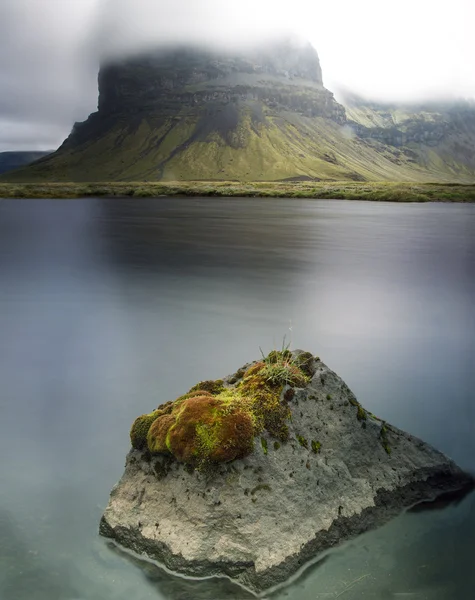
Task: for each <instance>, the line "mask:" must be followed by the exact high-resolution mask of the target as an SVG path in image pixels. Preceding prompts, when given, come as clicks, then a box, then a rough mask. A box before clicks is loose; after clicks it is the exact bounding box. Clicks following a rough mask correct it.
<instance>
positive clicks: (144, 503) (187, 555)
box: [100, 350, 473, 593]
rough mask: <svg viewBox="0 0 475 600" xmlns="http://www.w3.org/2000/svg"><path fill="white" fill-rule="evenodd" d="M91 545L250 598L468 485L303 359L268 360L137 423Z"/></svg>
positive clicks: (449, 465) (277, 355)
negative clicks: (108, 546)
mask: <svg viewBox="0 0 475 600" xmlns="http://www.w3.org/2000/svg"><path fill="white" fill-rule="evenodd" d="M131 443H132V450H131V451H130V453H129V455H128V456H127V462H126V468H125V473H124V475H123V477H122V479H121V481H120V482H119V483H118V485H117V486H116V487H115V488H114V489H113V490H112V493H111V497H110V501H109V505H108V507H107V509H106V511H105V513H104V516H103V518H102V521H101V525H100V531H101V533H102V535H104V536H106V537H109V538H112V539H114V540H115V541H116V542H117V543H118V544H120V545H122V546H124V547H126V548H128V549H129V550H132V551H134V552H136V553H137V554H139V555H143V554H145V555H146V556H147V557H148V558H149V559H152V560H155V561H158V562H159V563H160V564H162V565H165V566H166V567H167V568H168V569H170V570H172V571H174V572H177V573H181V574H186V575H187V576H190V577H197V578H200V577H210V576H218V577H219V576H226V577H230V578H231V579H233V580H235V581H237V582H238V583H240V584H241V585H242V586H244V587H246V588H247V589H249V590H252V591H253V592H255V593H260V592H262V591H264V590H270V589H272V588H274V587H275V586H278V585H281V584H283V583H285V582H286V581H287V580H288V579H289V577H291V576H292V575H294V574H295V573H296V572H297V571H300V570H301V569H302V568H304V567H305V565H306V564H307V563H308V562H309V561H310V560H312V559H313V558H315V557H316V556H317V555H319V554H321V553H323V552H325V551H327V550H329V549H330V548H331V547H333V546H335V545H337V544H339V543H341V542H343V541H344V540H347V539H349V538H351V537H354V536H356V535H358V534H359V533H361V532H364V531H366V530H368V529H369V528H372V527H376V526H378V525H380V524H382V523H384V522H385V521H387V520H388V519H390V518H391V517H393V516H395V515H397V514H398V513H400V512H401V511H402V510H404V509H405V508H407V507H410V506H413V505H415V504H416V503H418V502H421V501H428V500H432V499H435V498H437V497H438V496H439V495H441V494H442V493H444V492H457V493H464V492H467V491H468V490H470V489H472V487H473V479H472V477H471V476H469V475H467V474H465V473H463V472H462V471H461V470H460V469H459V468H458V467H457V466H456V465H455V464H454V463H453V462H452V461H451V460H450V459H448V458H447V457H446V456H444V455H443V454H441V453H440V452H438V451H436V450H435V449H433V448H431V447H430V446H428V445H427V444H425V443H424V442H422V441H421V440H419V439H417V438H414V437H413V436H411V435H409V434H407V433H404V432H403V431H400V430H399V429H397V428H396V427H393V426H392V425H389V424H388V423H386V422H384V421H383V420H381V419H380V418H378V417H377V416H375V415H372V414H370V413H369V412H368V411H366V410H365V409H364V408H363V406H362V405H361V404H360V403H359V402H358V401H357V399H356V398H355V396H354V394H353V393H352V392H351V391H350V389H349V388H348V386H347V385H346V384H345V383H344V382H343V381H342V379H340V378H339V377H338V376H337V375H336V374H335V373H334V372H333V371H331V370H330V369H329V368H328V367H327V366H326V365H324V364H323V363H322V362H321V361H320V360H319V359H318V358H314V357H313V356H312V355H311V354H310V353H308V352H301V351H296V352H294V353H290V352H288V351H287V350H284V351H283V352H276V351H274V352H271V353H270V354H269V355H268V356H267V357H265V358H263V359H262V360H261V361H258V362H255V363H252V364H248V365H245V366H244V367H243V368H242V369H239V370H238V371H237V372H236V373H235V374H234V375H232V376H229V377H226V378H225V379H223V380H221V381H207V382H201V383H199V384H197V385H196V386H194V388H192V389H191V390H190V392H188V393H187V394H185V395H184V396H181V397H180V398H178V399H177V400H175V401H172V402H167V403H165V404H163V405H161V406H159V407H158V409H156V410H155V411H153V412H151V413H150V414H148V415H143V416H141V417H139V418H138V419H137V420H136V421H135V422H134V424H133V426H132V430H131Z"/></svg>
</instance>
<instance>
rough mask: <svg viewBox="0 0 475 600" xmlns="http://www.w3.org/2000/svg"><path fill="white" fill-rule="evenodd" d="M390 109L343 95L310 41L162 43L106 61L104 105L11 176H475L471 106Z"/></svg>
mask: <svg viewBox="0 0 475 600" xmlns="http://www.w3.org/2000/svg"><path fill="white" fill-rule="evenodd" d="M385 112H386V113H388V112H389V113H391V114H393V117H391V118H389V117H385V116H384V110H381V109H379V108H377V107H375V106H373V105H371V104H370V105H368V106H364V105H358V106H354V105H350V106H349V107H348V108H345V107H344V106H343V105H342V104H340V103H338V102H337V101H336V100H335V98H334V96H333V94H332V93H331V92H330V91H328V90H327V89H326V88H325V87H324V85H323V80H322V70H321V67H320V61H319V58H318V54H317V52H316V50H315V49H314V48H313V47H312V46H311V45H310V44H306V43H302V42H296V41H294V40H290V39H283V40H280V41H275V42H273V43H266V44H265V45H262V46H261V47H255V48H248V49H246V50H242V51H237V50H234V51H232V52H231V51H217V50H209V49H208V50H206V49H203V48H196V47H175V48H171V47H170V48H162V49H160V50H156V51H153V52H149V53H147V54H143V55H138V56H134V57H130V58H127V59H123V60H117V61H113V62H108V63H107V64H104V65H103V66H102V68H101V70H100V73H99V102H98V111H97V112H96V113H94V114H92V115H91V116H90V117H89V118H88V119H87V121H85V122H84V123H78V124H76V125H75V126H74V128H73V131H72V133H71V135H70V136H69V137H68V139H67V140H66V141H65V142H64V144H63V145H62V146H61V148H60V149H59V150H58V151H57V152H56V153H55V154H53V155H52V156H51V157H48V158H47V159H46V160H44V161H41V163H40V164H38V165H34V166H33V167H30V168H27V169H24V170H21V171H18V172H17V173H14V174H11V175H9V177H8V180H12V181H13V180H15V181H116V180H117V181H159V180H168V181H170V180H177V181H180V180H194V181H197V180H209V181H211V180H230V181H234V180H238V181H276V180H286V179H296V180H302V179H309V180H311V179H315V180H333V181H340V180H354V181H364V180H368V181H375V180H380V181H381V180H393V181H404V180H405V181H449V182H457V181H460V182H472V181H473V180H474V179H475V162H474V158H473V148H474V145H475V108H474V106H472V105H464V106H463V107H462V106H461V105H457V106H453V107H451V108H450V109H447V110H445V111H440V110H439V108H438V107H426V108H424V109H420V110H419V109H417V110H413V111H412V112H411V111H410V110H406V111H405V118H404V119H402V120H401V119H399V117H398V115H399V114H400V113H401V110H400V109H398V108H397V107H393V108H391V109H390V110H389V109H388V110H386V111H385ZM402 112H404V111H402ZM5 180H6V179H5Z"/></svg>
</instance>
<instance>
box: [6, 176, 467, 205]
mask: <svg viewBox="0 0 475 600" xmlns="http://www.w3.org/2000/svg"><path fill="white" fill-rule="evenodd" d="M87 197H99V198H160V197H177V198H178V197H186V198H189V197H202V198H204V197H207V198H289V199H293V198H301V199H314V200H366V201H372V202H418V203H422V202H463V203H466V202H475V183H474V184H458V183H399V182H398V183H395V182H323V181H319V182H313V181H312V182H288V181H286V182H252V183H243V182H203V181H190V182H157V183H149V182H120V183H119V182H113V183H110V182H98V183H69V182H68V183H48V182H46V183H0V199H21V198H29V199H46V198H50V199H74V198H87Z"/></svg>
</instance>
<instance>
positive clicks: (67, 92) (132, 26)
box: [0, 0, 475, 151]
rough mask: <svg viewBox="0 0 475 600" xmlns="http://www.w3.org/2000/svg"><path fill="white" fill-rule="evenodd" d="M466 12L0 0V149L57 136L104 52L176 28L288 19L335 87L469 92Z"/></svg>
mask: <svg viewBox="0 0 475 600" xmlns="http://www.w3.org/2000/svg"><path fill="white" fill-rule="evenodd" d="M473 23H475V1H474V0H452V1H451V2H448V1H447V0H444V1H440V0H397V1H393V2H388V1H385V0H338V2H331V1H329V0H325V2H320V1H319V0H292V2H289V1H288V0H287V1H285V2H284V1H281V0H233V1H232V2H230V1H227V0H0V151H2V150H23V149H28V150H37V149H50V148H55V147H57V146H58V145H59V144H60V143H61V142H62V140H63V139H64V138H65V137H66V136H67V134H68V133H69V131H70V129H71V126H72V124H73V123H74V121H76V120H84V119H85V118H86V117H87V115H88V114H89V113H90V112H92V111H94V110H95V109H96V106H97V70H98V66H99V63H100V61H101V59H102V58H103V57H106V56H115V55H120V54H122V53H124V52H130V51H135V50H137V49H140V48H143V47H147V46H149V45H157V44H160V43H164V42H172V41H175V40H177V41H179V40H192V41H193V42H196V43H199V42H202V41H207V42H208V41H209V40H214V41H215V43H216V44H218V45H219V44H228V45H229V44H231V45H232V44H242V43H250V42H253V41H254V40H261V39H262V38H265V37H268V36H271V35H275V34H276V33H278V32H280V31H289V30H292V31H295V32H296V33H297V34H299V35H301V36H303V37H305V38H307V39H309V40H310V41H311V42H312V44H313V45H314V46H315V48H316V49H317V50H318V53H319V55H320V60H321V63H322V68H323V77H324V82H325V85H326V86H327V87H328V88H329V89H331V90H332V91H335V92H338V90H339V89H340V90H341V89H347V90H350V91H352V92H355V93H357V94H360V95H365V96H369V97H372V98H375V99H383V100H392V99H393V100H396V101H401V100H419V99H421V98H438V97H463V98H475V70H474V68H473V65H474V62H475V43H474V42H473V36H472V35H471V33H472V31H471V30H472V29H473ZM469 27H470V32H469ZM469 34H470V35H469Z"/></svg>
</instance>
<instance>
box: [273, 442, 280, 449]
mask: <svg viewBox="0 0 475 600" xmlns="http://www.w3.org/2000/svg"><path fill="white" fill-rule="evenodd" d="M279 448H280V442H274V450H278V449H279Z"/></svg>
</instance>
